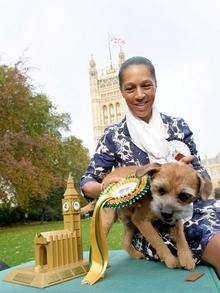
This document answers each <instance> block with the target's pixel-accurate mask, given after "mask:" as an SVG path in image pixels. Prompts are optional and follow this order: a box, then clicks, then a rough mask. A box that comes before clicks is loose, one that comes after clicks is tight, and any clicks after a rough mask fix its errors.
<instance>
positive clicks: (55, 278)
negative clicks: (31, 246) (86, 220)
mask: <svg viewBox="0 0 220 293" xmlns="http://www.w3.org/2000/svg"><path fill="white" fill-rule="evenodd" d="M62 208H63V218H64V230H57V231H49V232H41V233H37V235H36V236H35V266H34V267H29V268H23V269H19V270H14V271H12V272H11V273H10V274H9V275H7V276H6V277H5V281H8V282H14V283H18V284H22V285H28V286H33V287H38V288H44V287H47V286H51V285H53V284H56V283H61V282H64V281H67V280H70V279H73V278H76V277H79V276H82V275H85V274H86V273H87V271H88V269H89V268H88V263H87V262H86V261H85V260H83V250H82V233H81V218H80V201H79V196H78V194H77V192H76V190H75V187H74V182H73V179H72V177H71V176H69V178H68V181H67V189H66V191H65V193H64V199H62Z"/></svg>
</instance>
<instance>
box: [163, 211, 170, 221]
mask: <svg viewBox="0 0 220 293" xmlns="http://www.w3.org/2000/svg"><path fill="white" fill-rule="evenodd" d="M161 216H162V217H163V218H164V220H171V218H172V216H173V212H170V213H164V212H161Z"/></svg>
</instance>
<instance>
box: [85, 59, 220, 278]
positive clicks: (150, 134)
mask: <svg viewBox="0 0 220 293" xmlns="http://www.w3.org/2000/svg"><path fill="white" fill-rule="evenodd" d="M119 85H120V90H121V93H122V96H123V98H124V99H125V101H126V104H127V106H128V107H127V108H128V109H127V113H126V116H125V118H124V119H123V120H122V121H121V122H120V123H118V124H115V125H113V126H110V127H108V128H107V129H106V130H105V133H104V134H103V137H102V138H101V139H100V141H99V144H98V146H97V149H96V152H95V154H94V156H93V158H92V159H91V162H90V164H89V166H88V169H87V171H86V173H85V175H84V176H83V177H82V179H81V188H82V191H83V192H84V194H85V196H87V198H90V199H91V198H97V197H98V196H99V194H100V192H101V191H102V187H103V184H102V180H103V178H104V177H105V175H106V174H108V173H109V172H111V170H112V168H113V167H120V166H128V165H139V166H140V165H145V164H148V163H153V162H156V163H160V164H164V163H167V162H176V159H177V157H178V158H180V162H181V163H183V164H189V163H191V166H192V168H193V169H194V170H196V171H197V172H198V173H199V176H201V178H202V179H203V181H204V186H205V188H204V193H203V195H202V196H201V197H200V195H199V191H198V194H197V199H196V200H195V201H194V203H193V206H192V209H191V214H190V215H189V218H187V219H186V220H185V221H186V222H185V223H184V232H185V235H186V239H187V242H188V244H189V247H190V249H191V252H192V256H193V258H194V261H195V263H199V262H200V261H201V260H204V261H206V262H208V263H210V264H212V265H213V266H214V267H215V269H216V271H217V273H218V275H219V276H220V254H219V250H220V208H219V207H218V206H217V205H216V202H215V201H214V200H211V199H207V200H203V201H202V200H201V198H204V195H206V196H207V197H208V196H209V195H210V193H211V187H212V186H211V181H210V177H209V175H208V173H207V171H206V170H205V169H204V167H203V166H202V165H201V161H200V158H199V156H198V155H197V149H196V145H195V143H194V141H193V136H192V135H193V133H192V131H191V130H190V129H189V127H188V125H187V124H186V122H185V121H184V120H183V119H182V118H175V117H171V116H168V115H165V114H162V113H160V112H159V111H158V110H157V109H156V107H155V105H154V101H155V95H156V88H157V81H156V75H155V70H154V66H153V64H152V63H151V62H150V61H149V60H148V59H146V58H144V57H132V58H130V59H128V60H127V61H125V62H124V63H123V64H122V65H121V68H120V71H119ZM177 155H179V156H177ZM161 193H162V194H163V193H164V190H161ZM188 194H189V192H188V190H185V191H184V193H182V194H180V198H179V201H182V202H184V201H188V200H189V198H188V197H189V195H188ZM161 197H163V198H165V197H166V194H164V195H163V196H161ZM166 216H167V215H166ZM161 220H162V221H159V223H157V229H158V230H159V232H160V234H161V235H162V237H163V240H164V241H165V243H166V244H167V246H168V247H169V248H170V249H171V251H172V252H173V253H174V254H176V251H177V250H176V247H175V242H174V241H173V239H172V237H171V236H170V234H169V232H167V227H166V225H165V223H164V221H163V219H161ZM132 245H133V247H134V248H135V249H136V250H138V251H139V252H141V253H142V254H143V255H144V256H145V257H146V258H147V259H158V255H156V253H155V249H154V247H152V246H151V245H150V244H149V243H148V242H147V241H146V239H145V238H144V237H143V236H142V235H141V234H140V233H134V235H133V239H132ZM177 257H178V255H177ZM180 266H181V263H180Z"/></svg>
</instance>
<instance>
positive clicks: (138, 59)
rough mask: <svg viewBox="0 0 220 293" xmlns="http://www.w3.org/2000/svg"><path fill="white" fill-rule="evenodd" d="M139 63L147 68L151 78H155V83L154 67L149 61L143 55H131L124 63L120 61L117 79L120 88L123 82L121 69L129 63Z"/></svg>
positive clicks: (129, 64)
mask: <svg viewBox="0 0 220 293" xmlns="http://www.w3.org/2000/svg"><path fill="white" fill-rule="evenodd" d="M140 64H143V65H145V66H146V67H147V68H148V69H149V71H150V73H151V76H152V77H153V79H154V80H155V83H156V84H157V80H156V74H155V69H154V66H153V64H152V63H151V61H150V60H148V59H147V58H145V57H141V56H135V57H131V58H129V59H127V60H126V61H125V62H124V63H122V65H121V67H120V69H119V73H118V80H119V86H120V88H122V83H123V71H124V70H125V69H126V68H128V67H129V66H131V65H140Z"/></svg>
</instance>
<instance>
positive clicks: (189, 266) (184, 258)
mask: <svg viewBox="0 0 220 293" xmlns="http://www.w3.org/2000/svg"><path fill="white" fill-rule="evenodd" d="M178 258H179V262H180V266H181V267H182V268H184V269H186V270H189V271H192V270H194V269H195V265H196V264H195V261H194V259H193V257H192V254H191V252H190V251H181V252H179V255H178Z"/></svg>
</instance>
